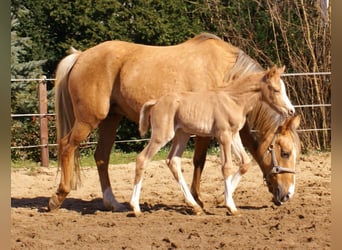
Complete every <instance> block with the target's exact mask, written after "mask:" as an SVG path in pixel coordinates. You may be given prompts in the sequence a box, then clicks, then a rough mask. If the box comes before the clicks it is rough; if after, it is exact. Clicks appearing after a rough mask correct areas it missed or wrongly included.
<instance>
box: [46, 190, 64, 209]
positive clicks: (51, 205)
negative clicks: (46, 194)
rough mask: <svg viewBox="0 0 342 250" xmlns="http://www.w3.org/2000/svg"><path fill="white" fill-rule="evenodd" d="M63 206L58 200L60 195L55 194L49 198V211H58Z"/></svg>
mask: <svg viewBox="0 0 342 250" xmlns="http://www.w3.org/2000/svg"><path fill="white" fill-rule="evenodd" d="M60 206H61V203H60V202H59V201H58V197H57V195H56V194H53V195H52V196H51V198H50V200H49V204H48V211H49V212H52V211H56V210H58V208H59V207H60Z"/></svg>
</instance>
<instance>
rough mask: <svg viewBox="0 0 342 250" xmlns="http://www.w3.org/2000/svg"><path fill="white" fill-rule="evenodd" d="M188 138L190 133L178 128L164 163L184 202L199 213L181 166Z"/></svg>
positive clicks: (200, 211)
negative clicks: (174, 180)
mask: <svg viewBox="0 0 342 250" xmlns="http://www.w3.org/2000/svg"><path fill="white" fill-rule="evenodd" d="M189 138H190V135H189V134H187V133H184V132H183V131H181V130H178V131H177V132H176V135H175V137H174V138H173V141H172V147H171V151H170V153H169V156H168V157H167V160H166V163H167V165H168V166H169V168H170V170H171V172H172V174H173V176H174V177H175V179H176V181H177V183H178V185H179V186H180V188H181V190H182V192H183V195H184V198H185V202H186V204H188V205H189V206H191V207H192V208H193V210H194V212H195V214H197V215H199V214H202V213H203V210H202V208H201V207H200V206H199V205H198V204H197V202H196V201H195V199H194V198H193V196H192V194H191V192H190V189H189V187H188V185H187V184H186V181H185V179H184V176H183V173H182V167H181V156H182V154H183V152H184V150H185V147H186V144H187V142H188V141H189Z"/></svg>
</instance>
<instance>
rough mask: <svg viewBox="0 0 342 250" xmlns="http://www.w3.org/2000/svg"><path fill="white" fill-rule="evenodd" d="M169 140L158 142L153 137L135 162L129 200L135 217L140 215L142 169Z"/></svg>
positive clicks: (158, 140)
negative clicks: (132, 185)
mask: <svg viewBox="0 0 342 250" xmlns="http://www.w3.org/2000/svg"><path fill="white" fill-rule="evenodd" d="M168 141H169V140H167V139H165V140H160V139H156V138H154V137H153V135H152V138H151V140H150V142H149V143H148V144H147V146H146V147H145V148H144V150H143V151H142V152H141V153H140V154H138V156H137V160H136V168H135V178H134V187H133V192H132V196H131V200H130V205H131V207H132V208H133V211H134V214H135V216H139V215H140V214H141V210H140V205H139V197H140V192H141V185H142V179H143V174H144V169H145V167H146V165H147V164H148V162H149V161H150V160H151V159H152V157H153V156H154V155H155V154H156V153H157V152H158V151H159V150H160V149H161V148H162V147H163V146H165V144H166V143H167V142H168Z"/></svg>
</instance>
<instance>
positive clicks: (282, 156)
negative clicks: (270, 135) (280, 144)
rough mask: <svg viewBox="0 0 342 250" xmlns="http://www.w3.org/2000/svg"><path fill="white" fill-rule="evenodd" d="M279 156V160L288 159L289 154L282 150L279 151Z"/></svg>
mask: <svg viewBox="0 0 342 250" xmlns="http://www.w3.org/2000/svg"><path fill="white" fill-rule="evenodd" d="M280 156H281V158H285V159H288V158H289V157H290V153H289V152H286V151H283V150H281V152H280Z"/></svg>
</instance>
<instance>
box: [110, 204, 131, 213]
mask: <svg viewBox="0 0 342 250" xmlns="http://www.w3.org/2000/svg"><path fill="white" fill-rule="evenodd" d="M112 211H113V212H128V211H129V208H127V206H126V205H124V204H121V203H117V204H115V206H113V207H112Z"/></svg>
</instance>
